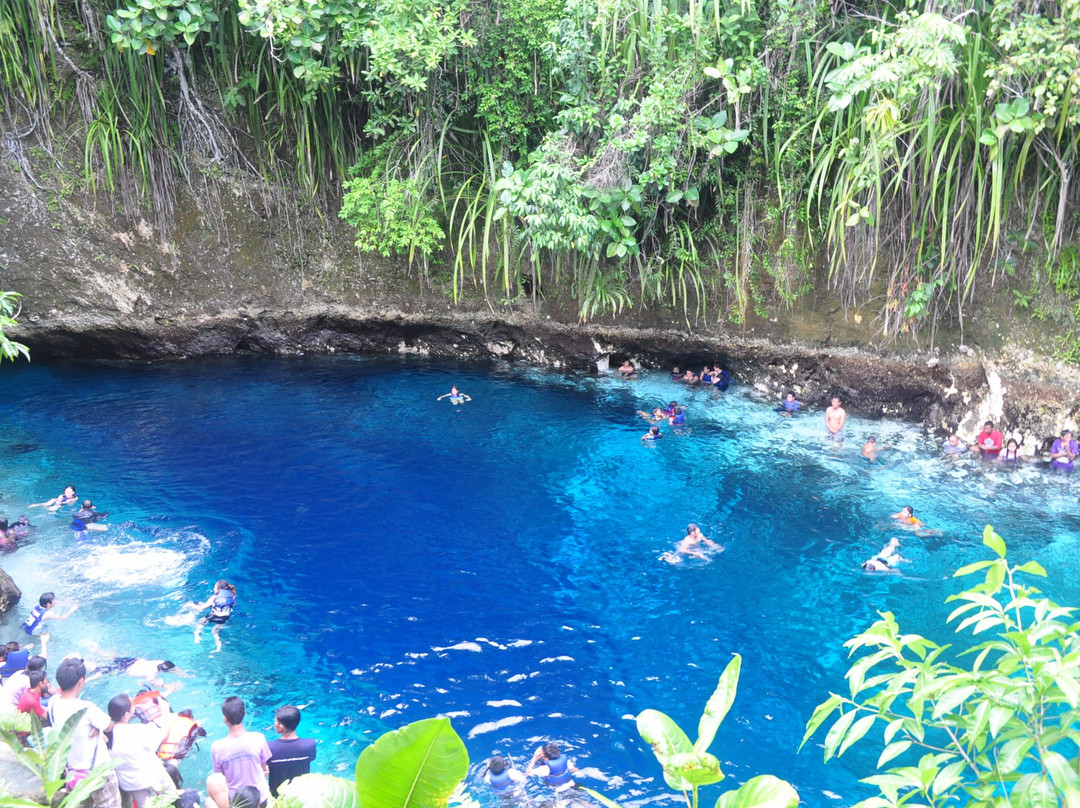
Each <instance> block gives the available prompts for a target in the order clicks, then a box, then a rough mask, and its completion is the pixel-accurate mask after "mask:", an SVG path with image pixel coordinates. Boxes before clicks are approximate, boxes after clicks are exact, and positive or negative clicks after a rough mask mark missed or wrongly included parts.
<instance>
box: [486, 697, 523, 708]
mask: <svg viewBox="0 0 1080 808" xmlns="http://www.w3.org/2000/svg"><path fill="white" fill-rule="evenodd" d="M487 706H488V707H520V706H521V702H520V701H514V700H513V699H501V700H499V701H489V702H487Z"/></svg>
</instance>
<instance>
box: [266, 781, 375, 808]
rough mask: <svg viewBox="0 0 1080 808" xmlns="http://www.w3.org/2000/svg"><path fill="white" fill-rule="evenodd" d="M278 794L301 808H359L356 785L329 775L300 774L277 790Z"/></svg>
mask: <svg viewBox="0 0 1080 808" xmlns="http://www.w3.org/2000/svg"><path fill="white" fill-rule="evenodd" d="M278 794H280V795H281V796H283V797H292V798H293V799H295V800H298V801H299V802H300V805H301V806H302V808H360V795H359V794H358V793H357V792H356V783H353V782H351V781H350V780H346V779H345V778H344V777H334V776H332V775H329V774H314V773H312V774H302V775H300V776H299V777H295V778H293V779H292V780H290V781H289V782H287V783H285V784H284V785H282V786H281V787H280V788H278Z"/></svg>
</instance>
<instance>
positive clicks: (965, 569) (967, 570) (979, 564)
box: [953, 561, 994, 578]
mask: <svg viewBox="0 0 1080 808" xmlns="http://www.w3.org/2000/svg"><path fill="white" fill-rule="evenodd" d="M993 563H994V562H993V561H976V562H975V563H974V564H965V565H964V566H962V567H961V568H960V569H958V570H957V571H956V572H954V573H953V578H960V577H963V576H964V575H971V573H973V572H978V571H979V570H982V569H986V568H987V567H989V566H990V565H991V564H993Z"/></svg>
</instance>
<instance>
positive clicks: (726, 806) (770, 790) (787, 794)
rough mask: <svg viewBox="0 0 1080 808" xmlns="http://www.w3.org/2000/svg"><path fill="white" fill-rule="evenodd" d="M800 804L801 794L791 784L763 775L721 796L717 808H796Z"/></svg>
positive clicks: (769, 775)
mask: <svg viewBox="0 0 1080 808" xmlns="http://www.w3.org/2000/svg"><path fill="white" fill-rule="evenodd" d="M798 804H799V794H798V792H797V791H796V790H795V789H794V788H793V787H792V785H791V783H788V782H786V781H784V780H781V779H780V778H779V777H773V776H772V775H771V774H762V775H759V776H757V777H752V778H751V779H749V780H747V781H746V782H745V783H743V784H742V785H741V786H739V787H738V788H737V789H735V790H734V791H729V792H727V793H726V794H721V795H720V799H718V800H717V801H716V806H715V808H796V806H798Z"/></svg>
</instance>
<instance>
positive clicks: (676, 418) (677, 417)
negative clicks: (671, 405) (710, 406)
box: [668, 407, 686, 426]
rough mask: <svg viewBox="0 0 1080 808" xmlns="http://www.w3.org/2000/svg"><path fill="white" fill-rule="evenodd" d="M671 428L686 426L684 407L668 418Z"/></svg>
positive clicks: (677, 408)
mask: <svg viewBox="0 0 1080 808" xmlns="http://www.w3.org/2000/svg"><path fill="white" fill-rule="evenodd" d="M668 425H669V426H686V410H684V409H683V408H682V407H676V408H675V410H674V412H672V413H671V416H670V417H669V418H668Z"/></svg>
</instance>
